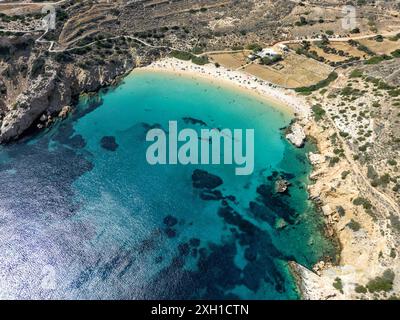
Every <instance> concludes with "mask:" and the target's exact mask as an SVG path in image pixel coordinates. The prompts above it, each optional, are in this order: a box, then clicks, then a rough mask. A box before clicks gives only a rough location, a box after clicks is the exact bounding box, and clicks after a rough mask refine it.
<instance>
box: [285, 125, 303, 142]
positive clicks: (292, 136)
mask: <svg viewBox="0 0 400 320" xmlns="http://www.w3.org/2000/svg"><path fill="white" fill-rule="evenodd" d="M286 139H288V140H289V141H290V142H291V143H292V144H293V145H295V146H296V147H297V148H301V147H303V146H304V143H305V142H306V134H305V132H304V129H303V127H302V126H301V125H300V124H298V123H297V122H296V123H294V124H292V125H291V127H290V129H289V133H288V134H287V135H286Z"/></svg>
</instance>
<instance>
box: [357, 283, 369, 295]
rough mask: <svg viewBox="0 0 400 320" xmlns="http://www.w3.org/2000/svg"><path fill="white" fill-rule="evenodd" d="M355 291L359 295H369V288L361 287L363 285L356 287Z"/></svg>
mask: <svg viewBox="0 0 400 320" xmlns="http://www.w3.org/2000/svg"><path fill="white" fill-rule="evenodd" d="M354 291H355V292H357V293H363V294H364V293H367V291H368V290H367V288H366V287H364V286H361V285H359V284H358V285H356V287H355V289H354Z"/></svg>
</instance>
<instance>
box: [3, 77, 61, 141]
mask: <svg viewBox="0 0 400 320" xmlns="http://www.w3.org/2000/svg"><path fill="white" fill-rule="evenodd" d="M56 75H57V73H56V71H55V70H53V71H52V72H51V73H50V74H46V76H43V75H40V76H39V77H38V78H37V79H35V80H34V81H32V83H31V87H30V89H29V90H26V91H25V92H23V93H22V94H20V95H19V96H18V97H17V99H16V102H15V104H14V106H13V107H12V108H13V109H12V110H11V111H10V112H8V113H7V115H6V116H5V117H4V119H3V123H2V126H1V129H0V142H7V141H9V140H12V139H14V138H18V137H19V136H20V135H21V134H22V133H23V132H24V131H25V130H26V129H28V128H29V127H30V126H31V125H32V123H33V122H34V121H35V120H36V119H38V118H39V117H40V116H41V115H42V114H43V113H44V112H45V111H46V109H47V108H48V107H49V104H50V103H51V100H52V95H53V94H54V91H55V90H56V88H55V79H56Z"/></svg>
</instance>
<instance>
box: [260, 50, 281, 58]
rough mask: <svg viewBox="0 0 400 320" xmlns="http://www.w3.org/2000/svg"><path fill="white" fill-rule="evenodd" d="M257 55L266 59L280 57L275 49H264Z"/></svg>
mask: <svg viewBox="0 0 400 320" xmlns="http://www.w3.org/2000/svg"><path fill="white" fill-rule="evenodd" d="M257 55H258V56H259V57H260V58H265V57H270V58H271V57H276V56H279V53H278V52H276V51H275V50H274V49H271V48H266V49H262V50H261V51H260V52H258V53H257Z"/></svg>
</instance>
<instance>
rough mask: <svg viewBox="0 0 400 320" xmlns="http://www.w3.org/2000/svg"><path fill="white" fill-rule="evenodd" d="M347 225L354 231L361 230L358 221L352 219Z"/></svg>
mask: <svg viewBox="0 0 400 320" xmlns="http://www.w3.org/2000/svg"><path fill="white" fill-rule="evenodd" d="M347 226H348V227H349V228H350V229H351V230H353V231H354V232H357V231H360V229H361V225H360V224H359V223H358V222H357V221H354V220H353V219H351V221H350V222H349V223H348V224H347Z"/></svg>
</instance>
